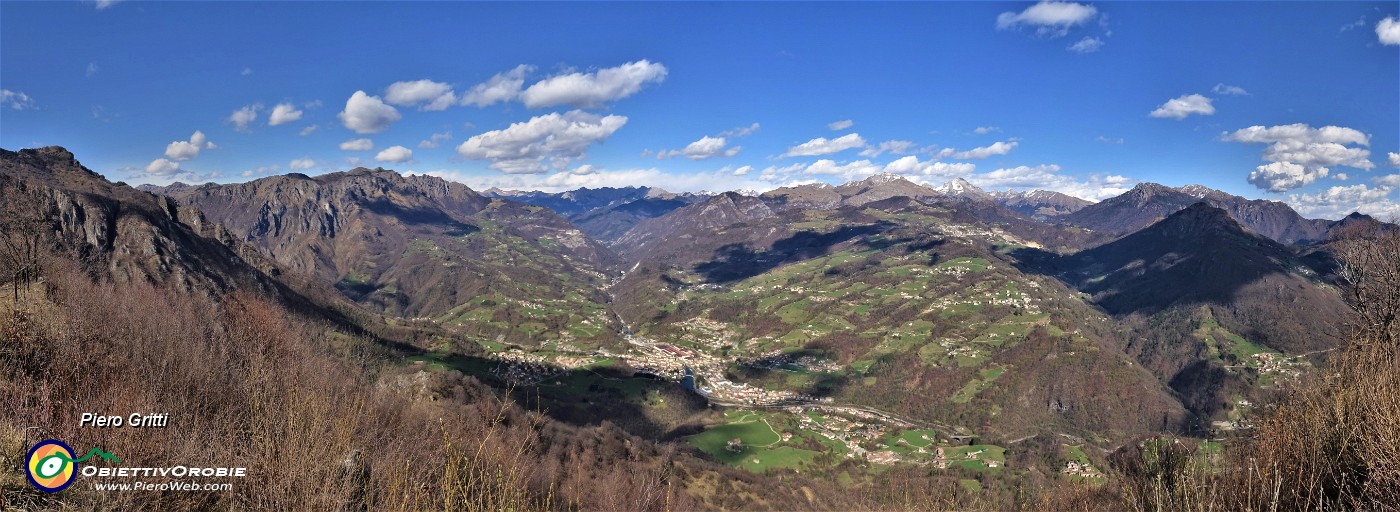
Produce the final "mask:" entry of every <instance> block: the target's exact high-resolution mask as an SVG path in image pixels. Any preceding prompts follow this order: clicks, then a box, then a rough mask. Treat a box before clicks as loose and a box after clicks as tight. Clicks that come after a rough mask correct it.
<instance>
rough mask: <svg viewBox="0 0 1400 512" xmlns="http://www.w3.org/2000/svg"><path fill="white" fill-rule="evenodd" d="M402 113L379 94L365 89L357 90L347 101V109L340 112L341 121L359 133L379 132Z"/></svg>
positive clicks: (396, 119)
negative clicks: (370, 92) (366, 91)
mask: <svg viewBox="0 0 1400 512" xmlns="http://www.w3.org/2000/svg"><path fill="white" fill-rule="evenodd" d="M400 117H402V115H400V114H399V111H398V110H397V109H395V108H394V107H391V106H389V105H388V104H386V103H384V102H383V101H382V100H380V99H379V97H378V96H370V95H368V94H365V91H355V94H353V95H351V96H350V99H348V100H346V101H345V110H343V111H341V112H340V122H341V123H342V124H344V125H345V127H346V128H349V129H350V130H351V131H354V132H355V133H359V134H371V133H379V132H382V131H384V130H386V129H388V128H389V125H391V124H393V123H394V121H398V120H399V118H400Z"/></svg>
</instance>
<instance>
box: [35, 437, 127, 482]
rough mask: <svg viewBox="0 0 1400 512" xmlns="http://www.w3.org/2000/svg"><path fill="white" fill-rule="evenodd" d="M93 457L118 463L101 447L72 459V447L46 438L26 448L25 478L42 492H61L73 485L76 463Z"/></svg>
mask: <svg viewBox="0 0 1400 512" xmlns="http://www.w3.org/2000/svg"><path fill="white" fill-rule="evenodd" d="M94 455H96V456H98V457H101V458H102V460H105V461H107V462H118V463H120V462H121V459H118V458H117V457H116V456H115V455H112V454H111V453H107V452H106V451H103V450H102V449H101V448H93V449H92V450H89V451H88V452H87V455H84V456H82V458H76V459H75V458H73V448H72V447H70V446H68V445H67V444H66V443H64V442H63V441H59V440H57V439H45V440H43V441H39V444H36V445H34V447H33V448H30V449H29V458H27V459H25V463H24V469H25V475H26V476H28V477H29V483H31V484H34V487H36V488H38V489H39V490H41V491H44V492H47V493H55V492H58V491H62V490H64V489H67V488H68V486H69V485H73V479H74V478H73V477H74V476H75V475H76V474H77V473H78V464H80V463H82V462H85V461H87V460H88V459H91V458H92V457H93V456H94Z"/></svg>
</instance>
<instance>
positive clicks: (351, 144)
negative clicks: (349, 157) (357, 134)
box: [340, 139, 374, 151]
mask: <svg viewBox="0 0 1400 512" xmlns="http://www.w3.org/2000/svg"><path fill="white" fill-rule="evenodd" d="M371 149H374V141H372V140H369V139H351V140H347V141H345V142H342V143H340V150H341V151H369V150H371Z"/></svg>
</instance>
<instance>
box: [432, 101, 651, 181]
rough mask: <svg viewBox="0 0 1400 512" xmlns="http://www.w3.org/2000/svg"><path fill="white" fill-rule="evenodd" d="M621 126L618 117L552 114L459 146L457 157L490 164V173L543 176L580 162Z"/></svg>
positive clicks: (572, 112) (474, 138)
mask: <svg viewBox="0 0 1400 512" xmlns="http://www.w3.org/2000/svg"><path fill="white" fill-rule="evenodd" d="M624 124H627V118H626V117H624V116H619V115H610V116H607V117H603V116H599V115H596V114H590V113H588V112H583V111H580V110H574V111H570V112H568V113H566V114H560V113H558V112H555V113H551V114H546V115H542V116H536V117H532V118H530V120H529V121H525V122H520V123H513V124H511V125H510V127H508V128H506V129H504V130H492V131H489V132H486V133H482V134H480V135H476V136H474V137H472V138H470V139H467V140H466V141H465V142H463V143H462V144H460V145H458V146H457V153H458V154H460V155H462V156H463V157H465V158H469V159H472V160H489V161H491V168H492V169H496V170H498V171H501V172H504V173H507V174H537V173H544V172H547V171H549V169H551V168H553V169H562V168H564V167H566V166H567V165H568V164H569V163H570V162H572V161H574V160H577V159H579V158H582V157H583V156H584V153H585V152H586V151H587V149H588V146H591V145H593V144H596V143H599V142H602V141H604V140H606V139H607V138H608V137H609V136H611V135H612V134H613V132H616V131H617V130H618V129H619V128H622V125H624Z"/></svg>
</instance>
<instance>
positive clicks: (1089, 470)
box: [1062, 461, 1103, 478]
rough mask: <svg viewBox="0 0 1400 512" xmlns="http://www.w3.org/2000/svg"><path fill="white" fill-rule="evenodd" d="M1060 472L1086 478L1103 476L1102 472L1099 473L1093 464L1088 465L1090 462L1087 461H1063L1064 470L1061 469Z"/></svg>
mask: <svg viewBox="0 0 1400 512" xmlns="http://www.w3.org/2000/svg"><path fill="white" fill-rule="evenodd" d="M1062 473H1064V474H1066V475H1071V476H1082V477H1086V478H1100V477H1103V473H1100V472H1099V470H1098V469H1096V468H1094V466H1092V465H1090V464H1089V463H1087V462H1077V461H1069V462H1066V463H1065V469H1064V471H1062Z"/></svg>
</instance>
